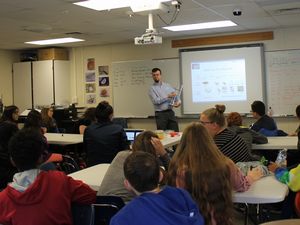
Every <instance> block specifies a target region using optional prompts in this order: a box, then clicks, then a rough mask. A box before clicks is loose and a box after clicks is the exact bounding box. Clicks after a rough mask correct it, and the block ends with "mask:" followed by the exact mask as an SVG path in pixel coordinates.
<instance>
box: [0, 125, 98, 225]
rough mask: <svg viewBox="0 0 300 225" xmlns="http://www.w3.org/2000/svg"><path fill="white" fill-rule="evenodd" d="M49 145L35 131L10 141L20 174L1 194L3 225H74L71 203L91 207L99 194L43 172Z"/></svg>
mask: <svg viewBox="0 0 300 225" xmlns="http://www.w3.org/2000/svg"><path fill="white" fill-rule="evenodd" d="M46 147H47V143H46V142H45V139H44V138H43V135H42V134H41V133H40V132H39V131H37V130H33V129H29V130H27V129H23V130H21V131H19V132H18V133H17V134H16V135H14V136H13V137H12V138H11V141H10V143H9V149H10V156H11V159H12V161H13V163H14V164H15V165H16V167H17V168H18V170H19V172H18V173H16V174H15V175H14V180H13V182H12V183H9V185H8V186H7V187H6V188H5V189H4V190H3V191H2V192H0V224H11V225H18V224H31V225H41V224H43V225H60V224H66V225H72V224H73V221H72V215H71V203H72V202H76V203H80V204H91V203H94V202H95V200H96V193H95V192H94V191H93V190H92V189H91V188H90V187H89V186H87V185H86V184H84V183H82V181H76V180H73V178H71V177H68V176H66V175H65V174H64V173H63V172H59V171H47V172H46V171H41V170H39V169H37V167H38V166H39V165H40V164H41V163H42V162H44V160H45V159H43V158H44V152H45V148H46Z"/></svg>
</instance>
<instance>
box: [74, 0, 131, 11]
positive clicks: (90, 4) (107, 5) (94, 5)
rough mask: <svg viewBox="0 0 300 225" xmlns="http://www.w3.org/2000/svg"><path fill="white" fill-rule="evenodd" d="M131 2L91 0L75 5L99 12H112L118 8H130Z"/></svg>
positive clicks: (127, 0) (122, 0)
mask: <svg viewBox="0 0 300 225" xmlns="http://www.w3.org/2000/svg"><path fill="white" fill-rule="evenodd" d="M129 2H130V1H129V0H105V1H101V0H89V1H84V2H75V3H74V4H75V5H79V6H83V7H86V8H89V9H94V10H98V11H102V10H111V9H117V8H124V7H129Z"/></svg>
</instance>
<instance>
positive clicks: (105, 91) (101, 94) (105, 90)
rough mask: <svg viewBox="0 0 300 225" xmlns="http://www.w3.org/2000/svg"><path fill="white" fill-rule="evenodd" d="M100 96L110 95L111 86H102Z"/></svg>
mask: <svg viewBox="0 0 300 225" xmlns="http://www.w3.org/2000/svg"><path fill="white" fill-rule="evenodd" d="M100 97H109V88H108V87H105V88H100Z"/></svg>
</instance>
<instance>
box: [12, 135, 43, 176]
mask: <svg viewBox="0 0 300 225" xmlns="http://www.w3.org/2000/svg"><path fill="white" fill-rule="evenodd" d="M47 147H48V146H47V142H46V139H45V137H44V136H43V135H42V133H41V132H40V131H39V130H37V129H22V130H20V131H18V132H17V133H16V134H15V135H14V136H13V137H12V138H11V139H10V141H9V151H10V156H11V158H12V160H13V161H14V163H15V164H16V167H17V168H18V170H19V171H24V170H30V169H35V168H37V166H38V161H39V159H40V157H41V156H42V154H43V153H45V152H47Z"/></svg>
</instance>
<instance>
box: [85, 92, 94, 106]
mask: <svg viewBox="0 0 300 225" xmlns="http://www.w3.org/2000/svg"><path fill="white" fill-rule="evenodd" d="M86 104H96V94H87V95H86Z"/></svg>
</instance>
